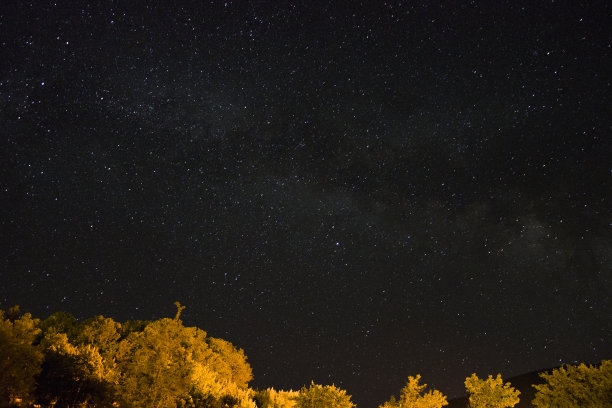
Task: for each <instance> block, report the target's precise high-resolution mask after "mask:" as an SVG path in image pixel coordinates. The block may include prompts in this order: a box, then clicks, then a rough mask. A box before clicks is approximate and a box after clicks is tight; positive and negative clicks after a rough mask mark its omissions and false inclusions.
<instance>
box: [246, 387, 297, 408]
mask: <svg viewBox="0 0 612 408" xmlns="http://www.w3.org/2000/svg"><path fill="white" fill-rule="evenodd" d="M298 394H299V393H298V391H282V390H279V391H276V390H275V389H274V388H267V389H265V390H263V391H258V392H257V393H256V394H255V397H254V398H255V401H256V403H257V408H294V407H295V405H296V403H297V401H296V398H297V396H298Z"/></svg>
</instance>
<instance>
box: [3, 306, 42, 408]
mask: <svg viewBox="0 0 612 408" xmlns="http://www.w3.org/2000/svg"><path fill="white" fill-rule="evenodd" d="M18 315H19V307H18V306H16V307H13V308H11V309H10V310H9V313H7V314H6V315H5V312H4V311H3V310H0V406H6V405H9V404H12V403H14V402H16V401H17V400H18V399H20V400H22V401H28V400H29V399H30V396H31V393H32V391H33V390H34V386H35V377H36V375H38V373H39V372H40V370H41V363H42V358H43V356H42V353H41V352H40V350H39V348H38V347H36V346H34V342H35V341H36V339H37V338H38V336H39V335H40V329H39V327H38V326H39V323H40V321H39V320H38V319H33V318H32V316H31V315H30V314H29V313H26V314H24V315H22V316H19V317H18Z"/></svg>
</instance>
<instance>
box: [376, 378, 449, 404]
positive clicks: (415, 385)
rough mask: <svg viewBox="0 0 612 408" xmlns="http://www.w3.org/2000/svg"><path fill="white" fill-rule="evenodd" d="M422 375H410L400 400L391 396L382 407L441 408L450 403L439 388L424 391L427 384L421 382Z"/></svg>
mask: <svg viewBox="0 0 612 408" xmlns="http://www.w3.org/2000/svg"><path fill="white" fill-rule="evenodd" d="M420 380H421V375H420V374H417V376H416V377H412V376H409V377H408V381H407V382H406V385H405V386H404V388H402V391H401V393H400V398H399V401H397V400H396V399H395V397H394V396H391V398H390V399H389V401H387V402H385V403H384V404H383V405H381V406H380V408H441V407H443V406H445V405H448V402H447V401H446V396H445V395H444V394H442V393H441V392H440V391H438V390H429V391H428V392H426V393H423V392H424V390H425V388H426V387H427V384H422V385H420V384H419V381H420Z"/></svg>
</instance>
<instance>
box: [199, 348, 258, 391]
mask: <svg viewBox="0 0 612 408" xmlns="http://www.w3.org/2000/svg"><path fill="white" fill-rule="evenodd" d="M206 342H207V343H208V345H209V346H210V348H211V349H212V350H213V351H214V353H215V354H213V355H212V356H213V358H211V359H209V361H207V363H208V364H210V365H211V366H212V368H213V370H215V371H216V372H218V373H219V374H221V375H222V376H223V377H224V378H226V379H228V380H229V381H231V382H233V383H235V384H236V385H238V386H240V387H246V386H247V384H248V382H249V381H251V380H252V379H253V371H252V369H251V366H250V365H249V363H247V358H246V356H245V354H244V351H243V350H242V349H237V348H236V347H234V345H233V344H232V343H230V342H229V341H226V340H223V339H217V338H214V337H208V338H207V339H206Z"/></svg>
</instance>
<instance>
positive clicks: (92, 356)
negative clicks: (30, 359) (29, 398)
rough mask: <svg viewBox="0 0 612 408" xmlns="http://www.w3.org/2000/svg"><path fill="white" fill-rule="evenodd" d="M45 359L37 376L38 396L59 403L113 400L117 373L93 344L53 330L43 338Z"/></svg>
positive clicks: (42, 399) (40, 400) (46, 401)
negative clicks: (77, 342)
mask: <svg viewBox="0 0 612 408" xmlns="http://www.w3.org/2000/svg"><path fill="white" fill-rule="evenodd" d="M41 348H42V349H43V350H44V353H45V359H44V363H43V365H42V371H41V373H40V375H39V376H38V377H37V382H38V387H37V390H36V396H37V400H38V401H39V402H42V403H44V404H48V405H49V404H51V405H55V406H57V407H72V406H75V405H77V404H80V405H85V404H87V403H90V402H91V403H94V404H105V403H106V404H110V403H112V402H113V401H112V396H113V394H114V393H113V389H114V384H115V382H116V378H117V373H116V371H115V370H114V367H109V366H108V365H107V364H105V362H104V359H103V357H102V356H101V355H100V352H99V350H98V348H97V347H96V346H95V345H92V344H86V345H82V344H78V345H74V344H72V343H71V342H70V341H69V339H68V336H67V335H66V334H65V333H58V332H56V331H54V330H50V331H49V332H47V333H45V336H44V338H43V339H42V341H41Z"/></svg>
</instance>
